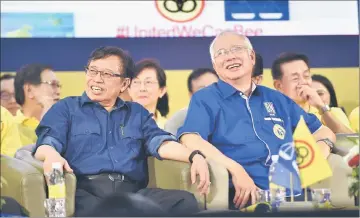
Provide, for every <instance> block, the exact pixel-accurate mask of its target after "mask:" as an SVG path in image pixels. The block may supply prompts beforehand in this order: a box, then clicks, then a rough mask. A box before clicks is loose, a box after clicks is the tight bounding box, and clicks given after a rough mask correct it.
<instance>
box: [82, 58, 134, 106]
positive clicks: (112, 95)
mask: <svg viewBox="0 0 360 218" xmlns="http://www.w3.org/2000/svg"><path fill="white" fill-rule="evenodd" d="M90 71H92V72H95V71H100V72H98V73H97V74H96V75H92V74H91V73H90ZM122 73H123V64H122V61H121V60H120V58H119V57H117V56H108V57H106V58H101V59H97V60H93V61H91V62H90V63H89V65H88V72H87V73H86V94H87V95H88V97H89V98H90V99H91V100H92V101H96V102H99V103H100V104H101V105H103V106H104V107H107V106H112V105H111V104H113V103H114V102H115V101H116V99H117V97H118V96H119V93H120V92H122V91H124V90H125V89H126V86H127V83H128V79H127V78H121V77H119V76H109V75H110V74H111V75H112V74H114V75H121V74H122ZM100 74H102V75H100Z"/></svg>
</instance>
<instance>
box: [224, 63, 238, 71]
mask: <svg viewBox="0 0 360 218" xmlns="http://www.w3.org/2000/svg"><path fill="white" fill-rule="evenodd" d="M240 67H241V64H238V63H236V64H231V65H228V66H226V69H228V70H237V69H239V68H240Z"/></svg>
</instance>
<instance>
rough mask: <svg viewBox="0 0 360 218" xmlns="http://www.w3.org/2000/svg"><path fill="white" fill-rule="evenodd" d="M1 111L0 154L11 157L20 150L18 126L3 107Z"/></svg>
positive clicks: (0, 108) (0, 107)
mask: <svg viewBox="0 0 360 218" xmlns="http://www.w3.org/2000/svg"><path fill="white" fill-rule="evenodd" d="M0 110H1V117H0V119H1V154H2V155H7V156H10V157H13V156H14V154H15V153H16V151H17V150H18V149H19V148H21V141H20V136H19V131H18V125H17V123H16V122H15V120H14V117H13V116H12V115H11V113H10V112H9V111H8V110H6V108H4V107H3V106H0Z"/></svg>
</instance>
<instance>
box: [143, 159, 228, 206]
mask: <svg viewBox="0 0 360 218" xmlns="http://www.w3.org/2000/svg"><path fill="white" fill-rule="evenodd" d="M148 170H149V184H148V188H155V187H157V188H163V189H177V190H184V191H188V192H191V193H193V194H194V195H195V198H196V199H197V201H198V203H199V207H200V208H201V209H204V210H217V209H223V208H228V200H227V199H228V190H229V189H228V188H226V187H228V186H229V174H228V171H227V169H226V168H224V167H221V166H219V165H217V164H215V163H214V162H212V161H209V170H210V181H211V185H210V193H209V194H208V195H207V196H206V197H204V196H200V195H199V193H198V191H197V189H196V186H197V184H196V183H195V184H194V185H192V183H191V174H190V164H188V163H183V162H178V161H172V160H162V161H160V160H158V159H156V158H153V157H150V158H148ZM224 199H226V201H224Z"/></svg>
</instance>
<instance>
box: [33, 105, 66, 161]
mask: <svg viewBox="0 0 360 218" xmlns="http://www.w3.org/2000/svg"><path fill="white" fill-rule="evenodd" d="M69 122H70V115H69V110H68V107H67V105H66V100H60V101H59V102H57V103H56V104H54V105H53V106H52V107H51V108H50V109H49V110H48V111H47V112H46V114H45V115H44V117H43V118H42V120H41V122H40V124H39V126H38V127H37V128H36V130H35V132H36V135H37V137H38V139H37V141H36V146H35V148H34V150H33V154H35V152H36V150H37V148H38V147H39V146H41V145H50V146H52V147H53V148H55V150H56V151H57V152H59V153H60V154H63V152H64V150H65V149H64V148H65V146H66V143H67V134H68V131H69Z"/></svg>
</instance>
